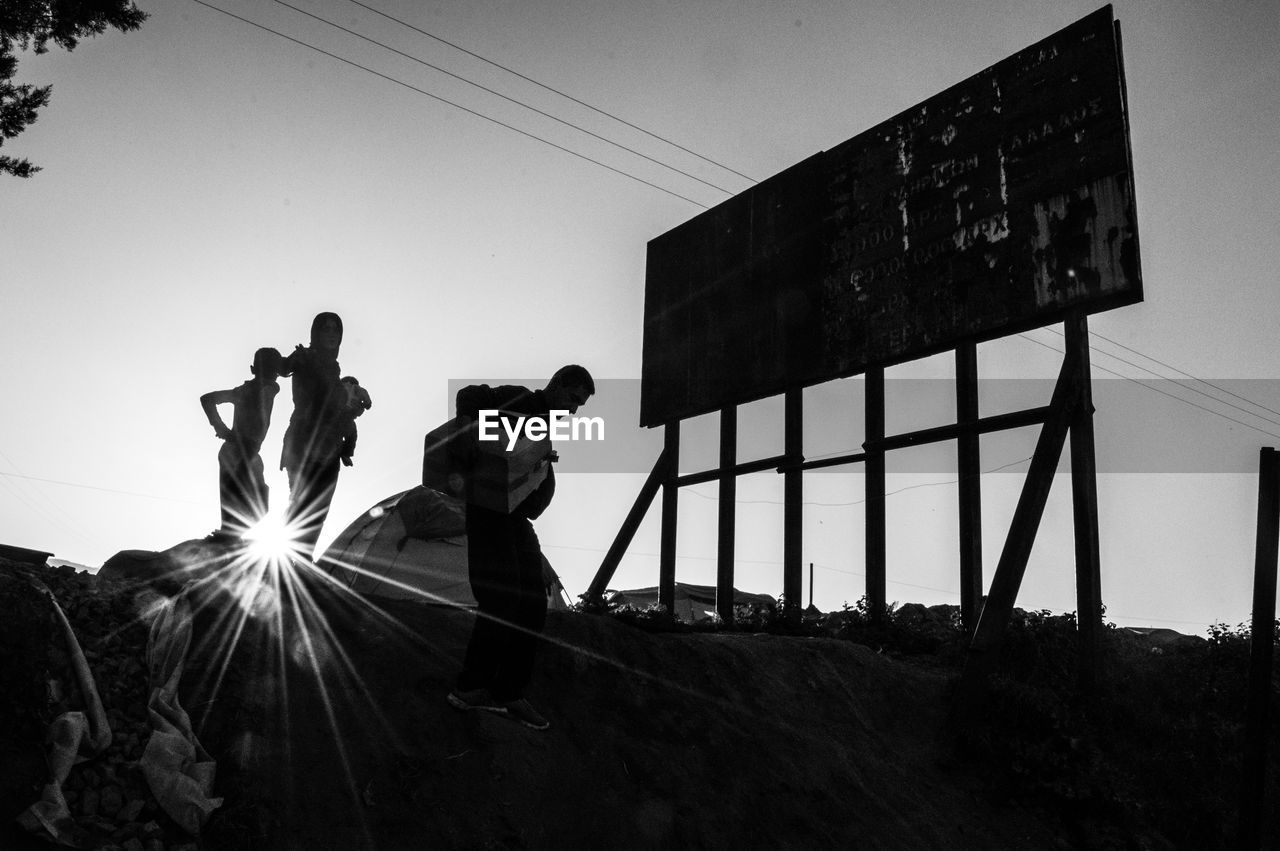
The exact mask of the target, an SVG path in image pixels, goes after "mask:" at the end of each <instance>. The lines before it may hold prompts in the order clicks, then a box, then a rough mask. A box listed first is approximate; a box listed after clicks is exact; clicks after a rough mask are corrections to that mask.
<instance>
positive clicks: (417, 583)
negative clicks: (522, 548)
mask: <svg viewBox="0 0 1280 851" xmlns="http://www.w3.org/2000/svg"><path fill="white" fill-rule="evenodd" d="M320 566H321V568H322V569H324V570H326V571H328V573H329V575H331V576H332V577H333V578H334V579H336V580H337V581H338V582H340V583H342V584H343V585H344V586H346V587H347V588H350V589H351V590H352V591H355V592H357V593H360V594H369V595H373V596H377V597H386V598H392V599H414V600H422V601H424V602H435V603H449V604H453V605H460V606H469V607H474V606H475V605H476V600H475V597H473V596H471V582H470V580H469V579H468V578H467V530H466V504H465V503H463V502H462V501H461V500H459V499H457V498H456V497H452V496H446V495H445V494H442V493H440V492H439V491H434V490H432V489H431V488H427V487H423V486H421V485H419V486H418V487H415V488H410V489H409V490H407V491H402V492H401V493H398V494H395V495H393V496H389V497H387V498H386V499H384V500H382V501H381V502H379V503H378V504H377V505H375V506H373V507H372V508H370V509H369V510H368V511H366V512H365V513H364V514H361V515H360V516H359V517H357V518H356V519H355V521H354V522H353V523H351V525H349V526H348V527H347V528H346V529H344V530H343V531H342V533H341V534H339V535H338V537H336V538H334V540H333V543H331V544H330V545H329V547H328V549H326V550H325V552H324V556H323V557H322V558H321V559H320ZM542 575H543V579H544V580H545V581H546V584H547V598H548V599H547V602H548V605H549V606H550V607H551V608H553V609H565V608H568V595H567V594H566V593H565V590H564V586H563V585H562V584H561V583H560V577H559V576H557V575H556V572H555V571H554V570H552V568H551V565H550V564H549V563H548V562H547V560H546V557H545V556H544V557H543V559H542Z"/></svg>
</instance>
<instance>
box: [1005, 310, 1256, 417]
mask: <svg viewBox="0 0 1280 851" xmlns="http://www.w3.org/2000/svg"><path fill="white" fill-rule="evenodd" d="M1018 336H1019V337H1022V338H1023V339H1024V340H1030V341H1031V342H1032V343H1035V344H1036V345H1037V346H1044V347H1045V348H1046V349H1048V350H1049V351H1051V352H1057V353H1058V354H1064V352H1063V351H1062V350H1061V349H1055V348H1054V347H1053V346H1051V345H1049V344H1048V343H1045V342H1042V341H1040V340H1037V339H1036V338H1035V337H1028V336H1027V335H1026V334H1019V335H1018ZM1103 354H1105V352H1104V353H1103ZM1093 368H1094V369H1100V370H1102V371H1103V372H1106V373H1110V374H1111V375H1114V376H1116V377H1117V378H1123V379H1124V380H1125V381H1132V382H1133V383H1134V384H1137V385H1138V386H1139V387H1145V388H1147V389H1148V390H1150V391H1152V392H1153V393H1159V394H1160V395H1162V396H1168V397H1169V398H1170V399H1174V400H1177V401H1179V402H1181V403H1182V404H1184V405H1190V406H1191V407H1193V408H1199V409H1200V410H1202V411H1205V412H1206V413H1210V414H1213V415H1214V416H1215V417H1222V418H1223V419H1224V420H1229V421H1231V422H1233V423H1235V424H1237V425H1242V426H1244V427H1245V428H1248V429H1253V430H1254V431H1256V432H1259V433H1261V434H1265V435H1266V436H1267V437H1273V438H1275V439H1276V440H1280V434H1273V433H1272V432H1269V431H1267V430H1266V429H1262V428H1258V427H1257V426H1255V425H1250V424H1249V423H1246V422H1244V421H1243V420H1238V419H1236V418H1235V417H1229V416H1227V415H1226V414H1224V413H1222V412H1221V411H1215V410H1213V409H1212V408H1206V407H1205V406H1204V405H1198V404H1196V403H1195V402H1192V401H1191V400H1190V399H1184V398H1182V397H1181V396H1178V395H1176V394H1174V393H1169V392H1167V391H1165V390H1161V389H1160V388H1159V387H1152V386H1151V385H1150V384H1144V383H1143V382H1141V381H1139V380H1138V379H1136V378H1131V377H1130V376H1128V375H1122V374H1121V373H1119V372H1116V371H1115V370H1113V369H1107V368H1106V367H1105V366H1100V365H1099V364H1096V363H1095V364H1093Z"/></svg>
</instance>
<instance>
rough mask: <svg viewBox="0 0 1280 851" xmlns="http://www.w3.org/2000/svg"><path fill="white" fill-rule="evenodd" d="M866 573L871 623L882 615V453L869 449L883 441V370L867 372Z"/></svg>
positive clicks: (876, 369) (877, 367) (876, 367)
mask: <svg viewBox="0 0 1280 851" xmlns="http://www.w3.org/2000/svg"><path fill="white" fill-rule="evenodd" d="M865 392H866V412H865V419H866V428H865V430H864V439H865V440H866V443H865V444H864V447H866V455H867V460H866V465H867V468H866V502H865V503H864V508H865V511H866V518H867V523H866V526H867V528H866V573H867V608H868V609H869V610H870V612H871V617H872V619H873V620H880V619H881V618H883V617H884V614H885V504H884V450H883V449H872V448H870V447H871V446H872V445H873V444H874V443H875V442H876V441H880V440H884V367H879V366H873V367H869V368H868V369H867V373H866V387H865Z"/></svg>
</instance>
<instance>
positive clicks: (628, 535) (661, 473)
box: [583, 450, 668, 603]
mask: <svg viewBox="0 0 1280 851" xmlns="http://www.w3.org/2000/svg"><path fill="white" fill-rule="evenodd" d="M667 478H668V476H667V453H666V451H665V450H664V451H663V452H662V454H661V455H659V456H658V461H657V463H655V464H654V465H653V469H652V470H651V471H650V472H649V478H647V479H645V481H644V486H643V487H641V488H640V494H639V495H638V496H637V497H636V501H635V503H633V504H632V506H631V511H629V512H628V513H627V518H626V519H625V520H623V521H622V528H620V529H619V530H618V534H617V537H615V538H614V539H613V543H612V544H611V545H610V546H609V552H607V553H605V556H604V561H602V562H600V569H599V570H597V571H596V575H595V578H594V579H592V580H591V586H590V587H589V588H587V593H586V594H584V595H583V597H585V598H586V600H587V602H588V603H600V602H602V601H603V600H604V592H605V591H606V590H608V588H609V583H610V582H611V581H613V574H614V573H615V572H616V571H617V569H618V565H619V564H620V563H621V562H622V556H623V555H625V554H626V552H627V547H629V546H631V539H632V538H634V537H635V535H636V530H637V529H639V528H640V522H641V521H642V520H644V516H645V514H647V513H648V511H649V506H650V505H652V504H653V498H654V497H655V496H657V494H658V488H659V487H660V486H661V485H662V483H663V482H664V481H666V479H667Z"/></svg>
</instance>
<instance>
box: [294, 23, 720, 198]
mask: <svg viewBox="0 0 1280 851" xmlns="http://www.w3.org/2000/svg"><path fill="white" fill-rule="evenodd" d="M273 2H275V3H277V4H278V5H281V6H284V7H285V8H286V9H292V10H293V11H295V12H297V13H298V14H300V15H306V16H307V17H308V18H311V19H313V20H316V21H319V22H320V23H322V24H326V25H328V26H331V27H333V28H334V29H337V30H341V31H342V32H344V33H347V34H348V35H353V36H355V37H356V38H358V39H362V40H363V41H367V42H368V43H369V44H374V45H377V46H378V47H381V48H382V49H383V50H386V51H389V52H391V53H394V54H396V55H397V56H402V57H404V58H405V59H408V60H410V61H412V62H417V63H418V64H419V65H423V66H425V67H427V68H430V69H432V70H433V71H439V72H440V73H441V74H445V75H447V76H449V77H452V78H453V79H455V80H459V81H461V82H463V83H466V84H467V85H468V86H474V87H475V88H477V89H479V90H480V91H482V92H487V93H488V94H491V95H493V96H494V97H499V98H502V99H503V100H505V101H507V102H508V103H514V104H516V105H517V106H522V107H524V108H525V109H527V110H529V111H530V112H535V113H537V114H538V115H541V116H542V117H543V118H549V119H551V120H552V121H555V122H558V123H560V124H563V125H564V126H566V127H572V128H573V129H574V130H577V131H578V132H580V133H585V134H586V135H588V136H590V137H591V138H593V139H598V140H599V141H601V142H604V143H605V144H608V145H613V146H614V147H615V148H619V149H620V150H623V151H626V152H627V153H630V154H635V155H636V156H637V157H640V158H641V159H645V160H648V161H649V162H651V163H654V164H655V165H659V166H662V167H663V168H665V169H668V170H670V171H674V172H675V173H676V174H679V175H683V176H684V177H687V178H689V179H690V180H695V181H697V182H698V183H701V184H702V185H704V186H709V187H711V188H712V189H715V190H716V191H718V192H723V193H724V194H726V195H732V194H733V192H732V191H731V190H729V189H725V188H724V187H723V186H717V185H716V184H714V183H711V182H709V181H706V180H703V179H702V178H701V177H698V176H697V175H694V174H690V173H689V172H687V171H684V170H682V169H679V168H676V167H675V166H673V165H669V164H668V163H664V162H663V161H662V160H659V159H655V158H654V157H651V156H649V155H648V154H645V153H641V152H640V151H637V150H636V149H635V148H629V147H627V146H626V145H624V144H622V143H621V142H615V141H613V140H612V139H609V138H606V137H605V136H601V135H600V134H599V133H594V132H592V131H591V130H588V129H587V128H585V127H581V126H579V125H577V124H574V123H573V122H572V121H566V120H565V119H563V118H560V117H558V116H555V115H552V114H551V113H549V112H545V111H544V110H541V109H538V108H537V107H536V106H530V105H529V104H527V103H525V102H524V101H522V100H518V99H517V98H513V97H509V96H508V95H504V94H503V93H502V92H499V91H497V90H495V89H491V88H489V87H488V86H484V85H481V84H480V83H477V82H475V81H474V80H468V79H467V78H466V77H464V76H462V75H461V74H455V73H453V72H452V71H450V70H448V69H446V68H441V67H440V66H439V65H433V64H432V63H430V62H428V61H426V60H425V59H420V58H418V57H417V56H413V55H412V54H409V53H405V52H404V51H403V50H397V49H396V48H394V47H392V46H390V45H388V44H383V43H382V42H380V41H378V40H377V39H373V38H370V37H369V36H367V35H363V34H361V33H358V32H356V31H355V30H352V29H348V28H347V27H344V26H343V25H342V24H338V23H334V22H333V21H330V20H329V19H327V18H322V17H320V16H319V15H316V14H313V13H311V12H308V11H307V10H306V9H299V8H298V7H297V6H294V5H293V4H291V3H286V2H285V0H273Z"/></svg>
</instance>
